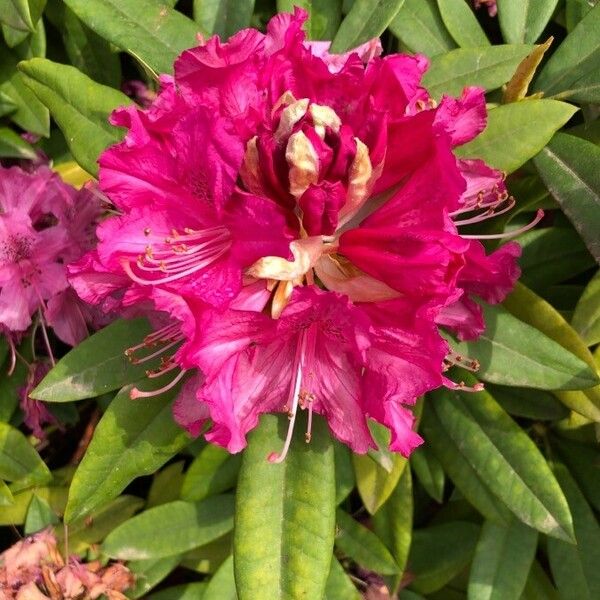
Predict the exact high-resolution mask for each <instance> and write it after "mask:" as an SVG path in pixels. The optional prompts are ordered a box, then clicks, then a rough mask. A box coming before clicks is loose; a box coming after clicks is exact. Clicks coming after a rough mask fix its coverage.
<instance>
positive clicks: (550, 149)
mask: <svg viewBox="0 0 600 600" xmlns="http://www.w3.org/2000/svg"><path fill="white" fill-rule="evenodd" d="M599 23H600V21H599ZM535 166H536V168H537V169H538V171H539V173H540V176H541V178H542V179H543V180H544V183H545V184H546V186H547V187H548V189H549V190H550V193H551V194H552V195H553V196H554V198H555V199H556V201H557V202H558V203H559V204H560V206H561V208H562V209H563V211H564V213H565V214H566V215H567V217H569V219H570V220H571V223H573V226H574V227H575V229H577V231H578V232H579V234H580V235H581V237H582V238H583V240H584V241H585V243H586V246H587V247H588V249H589V251H590V252H591V253H592V256H594V258H595V259H596V260H597V261H598V262H600V236H598V231H600V148H599V147H598V146H596V145H594V144H592V143H590V142H587V141H586V140H582V139H581V138H578V137H575V136H572V135H567V134H564V133H559V134H557V135H556V136H555V137H554V138H553V139H552V141H551V142H550V143H549V144H548V146H547V147H546V148H544V149H543V150H542V152H540V154H539V155H538V156H537V157H536V159H535Z"/></svg>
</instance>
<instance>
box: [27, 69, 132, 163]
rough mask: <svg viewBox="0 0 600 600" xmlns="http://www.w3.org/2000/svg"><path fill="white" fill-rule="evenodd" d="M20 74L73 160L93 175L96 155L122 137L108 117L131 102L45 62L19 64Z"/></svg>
mask: <svg viewBox="0 0 600 600" xmlns="http://www.w3.org/2000/svg"><path fill="white" fill-rule="evenodd" d="M19 70H20V71H21V73H22V74H23V75H25V83H26V84H27V86H28V87H29V88H30V89H31V90H33V92H34V93H35V95H36V96H37V97H38V98H39V99H40V100H41V101H42V102H43V103H44V104H45V105H46V106H47V107H48V108H49V109H50V112H51V113H52V117H53V118H54V120H55V121H56V123H57V125H58V126H59V127H60V128H61V130H62V132H63V134H64V136H65V139H66V141H67V145H68V146H69V150H70V151H71V153H72V154H73V157H74V158H75V160H76V161H77V162H78V163H79V164H80V165H81V166H82V167H83V169H85V170H86V171H88V173H91V174H96V173H97V171H98V165H97V164H96V161H97V159H98V156H99V154H100V153H101V152H102V151H103V150H104V149H105V148H106V147H108V146H110V145H111V144H114V143H116V142H118V141H120V139H121V137H122V135H121V130H120V129H118V128H117V127H113V126H112V125H110V123H108V115H109V114H110V112H111V111H112V110H114V109H115V108H117V107H118V106H123V105H127V104H131V100H130V99H129V98H128V97H127V96H125V94H123V93H121V92H119V91H117V90H115V89H113V88H110V87H107V86H103V85H100V84H98V83H96V82H94V81H92V80H91V79H90V78H89V77H87V76H86V75H84V74H83V73H82V72H81V71H79V70H78V69H76V68H75V67H71V66H68V65H59V64H58V63H54V62H52V61H50V60H47V59H45V58H33V59H31V60H28V61H25V62H21V63H19Z"/></svg>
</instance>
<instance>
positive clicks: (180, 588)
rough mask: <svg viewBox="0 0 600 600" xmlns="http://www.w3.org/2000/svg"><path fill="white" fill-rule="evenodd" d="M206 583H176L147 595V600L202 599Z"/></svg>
mask: <svg viewBox="0 0 600 600" xmlns="http://www.w3.org/2000/svg"><path fill="white" fill-rule="evenodd" d="M206 586H207V584H206V583H204V582H195V583H184V584H182V585H176V586H173V587H170V588H166V589H164V590H160V591H159V592H154V593H153V594H150V595H149V596H148V600H204V592H205V591H206Z"/></svg>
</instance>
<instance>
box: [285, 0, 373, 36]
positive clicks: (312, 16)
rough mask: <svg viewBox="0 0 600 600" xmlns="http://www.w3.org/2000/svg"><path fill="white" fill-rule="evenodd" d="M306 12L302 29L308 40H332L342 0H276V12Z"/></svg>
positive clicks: (337, 25)
mask: <svg viewBox="0 0 600 600" xmlns="http://www.w3.org/2000/svg"><path fill="white" fill-rule="evenodd" d="M295 6H299V7H300V8H303V9H304V10H306V11H307V12H308V21H307V22H306V24H305V26H304V29H305V31H306V35H307V37H308V39H309V40H332V39H333V38H334V36H335V34H336V32H337V30H338V28H339V26H340V21H341V20H342V0H277V12H290V13H292V12H294V7H295ZM373 37H376V36H373Z"/></svg>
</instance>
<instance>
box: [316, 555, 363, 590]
mask: <svg viewBox="0 0 600 600" xmlns="http://www.w3.org/2000/svg"><path fill="white" fill-rule="evenodd" d="M323 600H361V595H360V594H359V593H358V590H357V589H356V588H355V587H354V584H353V583H352V581H351V580H350V578H349V577H348V575H346V572H345V571H344V568H343V567H342V565H340V563H339V561H338V559H337V558H336V557H335V556H334V557H333V558H332V559H331V569H330V571H329V577H328V578H327V585H326V586H325V597H324V599H323Z"/></svg>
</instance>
